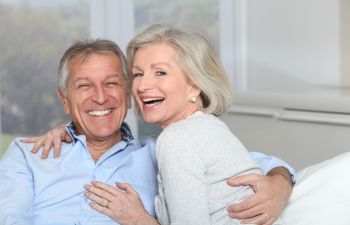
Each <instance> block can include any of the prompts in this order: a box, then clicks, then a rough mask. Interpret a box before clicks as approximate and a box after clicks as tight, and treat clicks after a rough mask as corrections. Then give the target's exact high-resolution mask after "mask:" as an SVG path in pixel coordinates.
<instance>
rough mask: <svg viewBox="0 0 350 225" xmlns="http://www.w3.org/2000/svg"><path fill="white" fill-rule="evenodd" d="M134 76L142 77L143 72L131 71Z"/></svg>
mask: <svg viewBox="0 0 350 225" xmlns="http://www.w3.org/2000/svg"><path fill="white" fill-rule="evenodd" d="M133 75H134V77H142V76H143V73H140V72H137V73H133Z"/></svg>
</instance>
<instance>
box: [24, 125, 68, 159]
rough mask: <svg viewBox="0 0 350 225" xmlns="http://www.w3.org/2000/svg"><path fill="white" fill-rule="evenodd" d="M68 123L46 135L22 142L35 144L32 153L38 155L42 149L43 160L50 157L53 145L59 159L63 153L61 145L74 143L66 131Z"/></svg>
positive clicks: (55, 155)
mask: <svg viewBox="0 0 350 225" xmlns="http://www.w3.org/2000/svg"><path fill="white" fill-rule="evenodd" d="M65 125H66V123H61V124H59V125H58V126H57V127H55V128H53V129H52V130H49V131H48V132H46V134H44V135H41V136H37V137H32V138H27V139H23V140H21V142H23V143H35V145H34V147H33V149H32V152H33V153H37V152H38V151H39V149H40V148H41V147H43V151H42V153H41V158H43V159H46V158H47V156H48V155H49V152H50V149H51V147H52V145H53V147H54V157H58V156H59V155H60V151H61V143H62V141H63V142H72V139H71V137H70V136H69V135H68V133H67V131H66V129H65Z"/></svg>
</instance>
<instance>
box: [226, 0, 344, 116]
mask: <svg viewBox="0 0 350 225" xmlns="http://www.w3.org/2000/svg"><path fill="white" fill-rule="evenodd" d="M221 3H222V4H223V6H221V8H224V9H225V10H223V15H222V18H223V19H222V20H223V23H226V24H227V25H228V26H227V28H228V30H229V32H228V33H229V34H230V30H231V33H232V35H231V39H229V41H231V42H232V43H235V44H234V46H233V47H231V49H233V51H235V54H233V55H232V56H231V58H230V57H229V58H227V57H226V58H225V57H224V60H223V61H224V62H226V64H225V66H226V68H228V70H229V72H230V74H231V76H232V80H233V81H234V83H235V86H236V90H237V98H236V100H237V103H239V104H246V105H258V106H274V107H282V108H291V109H298V110H312V111H330V112H342V113H350V104H349V99H350V64H349V63H348V61H349V60H350V45H349V41H348V40H350V16H349V15H350V2H349V1H347V0H322V1H318V0H294V1H278V0H264V1H260V0H235V1H227V0H222V1H221ZM232 15H234V16H233V18H232ZM232 21H234V26H230V23H231V22H232ZM222 43H223V46H224V47H223V48H225V45H228V46H229V45H230V43H227V42H222ZM230 62H234V66H231V65H230Z"/></svg>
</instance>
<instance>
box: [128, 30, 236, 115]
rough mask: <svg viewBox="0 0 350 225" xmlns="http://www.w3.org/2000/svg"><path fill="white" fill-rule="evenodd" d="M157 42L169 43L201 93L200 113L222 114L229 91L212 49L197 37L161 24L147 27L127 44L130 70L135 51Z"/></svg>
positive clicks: (228, 98) (230, 95) (226, 80)
mask: <svg viewBox="0 0 350 225" xmlns="http://www.w3.org/2000/svg"><path fill="white" fill-rule="evenodd" d="M158 43H167V44H170V45H171V46H172V47H173V48H174V49H175V50H176V52H177V53H178V60H179V63H180V66H181V67H182V69H183V71H184V73H185V75H186V76H187V77H188V79H190V80H191V81H192V82H193V84H194V85H196V86H197V87H198V88H199V89H200V90H201V94H200V98H201V100H202V103H203V105H202V108H201V110H202V111H203V112H206V113H211V114H214V115H215V116H221V115H223V114H225V113H226V111H227V109H228V108H229V106H230V105H231V103H232V98H233V94H232V88H231V85H230V82H229V80H228V78H227V76H226V73H225V71H224V69H223V68H222V66H221V64H220V62H219V60H218V58H217V56H216V55H215V53H214V50H213V49H212V47H211V45H210V44H209V42H208V41H207V39H206V38H204V37H203V36H202V35H200V34H197V33H193V32H187V31H184V30H181V29H179V28H175V27H172V26H170V25H164V24H155V25H152V26H149V27H148V28H146V29H145V30H144V31H142V32H141V33H140V34H138V35H137V36H136V37H134V38H133V39H132V40H131V41H130V42H129V44H128V47H127V62H128V68H129V70H131V68H132V65H133V62H134V57H135V54H136V52H137V50H138V49H140V48H143V47H146V46H149V45H152V44H158Z"/></svg>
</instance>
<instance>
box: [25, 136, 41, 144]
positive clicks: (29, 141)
mask: <svg viewBox="0 0 350 225" xmlns="http://www.w3.org/2000/svg"><path fill="white" fill-rule="evenodd" d="M38 140H40V137H31V138H25V139H21V140H20V141H21V142H22V143H36V142H37V141H38Z"/></svg>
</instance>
